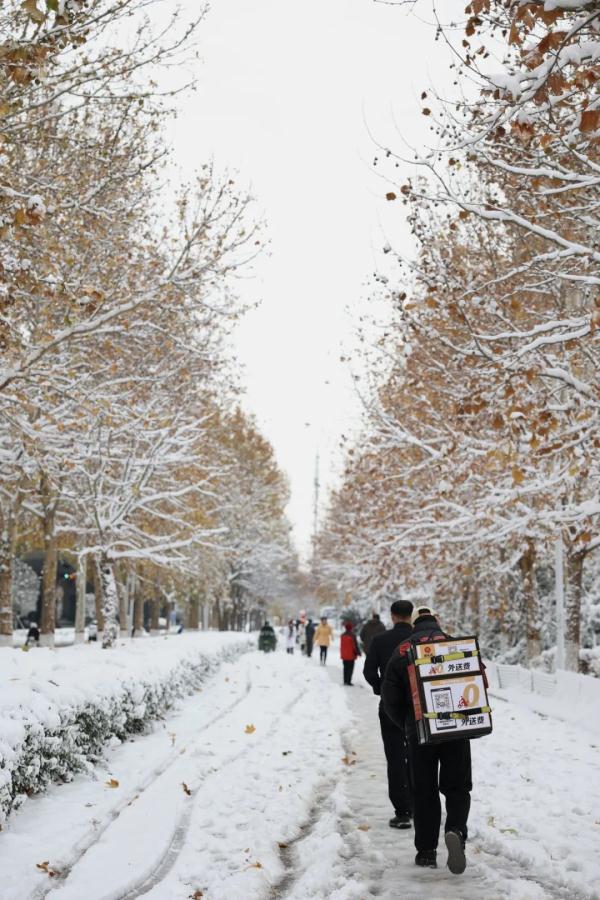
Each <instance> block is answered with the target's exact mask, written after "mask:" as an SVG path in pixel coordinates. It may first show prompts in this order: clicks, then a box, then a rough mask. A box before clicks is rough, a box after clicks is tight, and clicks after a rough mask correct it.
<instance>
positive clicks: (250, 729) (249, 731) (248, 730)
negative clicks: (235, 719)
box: [244, 725, 256, 734]
mask: <svg viewBox="0 0 600 900" xmlns="http://www.w3.org/2000/svg"><path fill="white" fill-rule="evenodd" d="M255 731H256V728H255V727H254V725H246V727H245V728H244V733H245V734H254V732H255Z"/></svg>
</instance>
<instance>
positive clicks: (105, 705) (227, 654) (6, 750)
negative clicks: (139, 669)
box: [0, 641, 254, 824]
mask: <svg viewBox="0 0 600 900" xmlns="http://www.w3.org/2000/svg"><path fill="white" fill-rule="evenodd" d="M253 646H254V644H253V643H251V642H250V641H239V642H236V643H233V644H230V645H229V646H223V647H221V648H219V650H218V651H217V652H216V653H211V654H206V653H199V654H198V656H197V657H196V658H194V657H187V658H184V659H182V660H180V661H178V663H177V664H176V666H175V667H174V668H170V669H169V670H168V671H167V672H166V673H165V674H164V675H163V676H162V677H161V678H159V679H155V680H152V681H151V680H144V677H143V676H142V677H141V678H140V677H138V676H137V675H134V674H132V673H129V674H128V675H126V676H125V679H124V680H122V681H118V682H115V684H114V691H113V690H112V689H111V690H110V691H109V692H108V694H107V691H106V685H104V686H103V696H100V697H98V698H97V699H94V700H86V702H85V703H83V704H82V705H75V706H73V705H65V706H57V707H56V708H54V709H52V707H51V706H49V707H48V710H49V712H50V715H48V711H46V712H45V715H44V716H43V717H42V718H41V719H40V717H39V716H36V715H35V713H34V712H32V711H30V710H27V709H23V708H22V707H21V708H19V709H18V712H19V715H18V718H15V719H14V720H12V724H13V725H14V727H13V729H12V734H11V720H10V719H9V720H8V721H7V720H5V721H4V722H3V723H2V728H1V731H2V732H3V733H2V735H1V737H2V741H1V753H2V755H0V824H1V823H2V822H4V821H5V820H6V818H7V817H8V816H9V815H10V813H11V812H12V811H13V810H15V809H17V808H18V807H19V806H20V805H21V803H22V802H23V801H24V799H25V798H26V797H28V796H31V795H33V794H37V793H40V792H42V791H44V790H46V788H47V787H48V785H49V784H51V783H52V782H57V781H63V782H64V781H70V780H71V779H72V778H73V776H74V775H75V774H76V773H77V772H81V771H85V770H87V769H90V768H91V767H92V766H93V764H94V763H95V762H97V761H98V760H99V759H100V758H101V756H102V754H103V751H104V749H105V747H106V745H107V743H108V742H109V741H113V740H114V739H115V738H116V739H117V740H120V741H123V740H125V739H126V738H127V737H128V736H129V735H133V734H140V733H142V732H144V731H145V729H146V728H147V727H148V725H149V723H151V722H152V721H154V720H156V719H159V718H161V717H162V716H164V714H165V713H166V712H167V711H168V710H169V709H171V708H172V707H173V706H174V705H175V703H176V702H177V701H178V700H179V699H181V698H183V697H184V696H186V695H187V694H190V693H192V692H193V691H194V690H196V689H197V688H198V687H199V686H200V685H201V684H202V683H203V682H204V681H206V679H207V678H208V677H209V676H210V675H212V674H213V673H214V672H215V671H216V670H217V669H218V668H219V666H220V665H222V664H223V663H224V662H229V661H232V660H234V659H235V658H237V657H238V656H240V655H241V654H242V653H244V652H246V651H248V650H249V649H251V648H252V647H253ZM61 652H64V651H61ZM67 652H68V651H67ZM111 687H112V686H111ZM11 737H13V740H11Z"/></svg>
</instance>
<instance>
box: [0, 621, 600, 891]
mask: <svg viewBox="0 0 600 900" xmlns="http://www.w3.org/2000/svg"><path fill="white" fill-rule="evenodd" d="M215 639H216V636H215ZM359 668H360V667H359ZM493 705H494V713H495V730H494V734H493V735H492V736H491V737H488V738H485V739H482V740H479V741H474V742H473V757H474V763H473V765H474V792H473V807H472V815H471V821H470V825H471V840H470V842H469V851H468V857H469V867H468V869H467V872H466V873H465V875H464V876H462V877H458V878H457V877H455V876H452V875H450V874H449V873H448V871H447V870H446V869H445V867H444V862H445V854H444V853H443V852H440V868H439V869H438V870H437V871H432V870H427V871H422V870H420V869H417V868H416V867H415V866H414V847H413V843H412V842H413V835H412V832H411V831H409V832H401V831H400V832H399V831H394V830H392V829H390V828H389V827H388V825H387V820H388V818H389V816H390V815H391V812H392V811H391V809H390V808H389V802H388V799H387V790H386V783H385V763H384V757H383V751H382V747H381V742H380V737H379V727H378V720H377V699H376V698H374V697H373V696H372V695H371V693H370V690H369V689H368V688H367V686H366V685H365V684H364V683H362V678H361V675H360V672H357V674H356V677H355V687H353V688H352V689H348V688H343V687H342V685H341V667H340V663H339V661H338V660H336V659H332V660H331V665H330V666H328V667H327V668H322V667H320V666H319V665H318V661H316V660H315V659H312V660H306V659H302V658H299V657H296V656H294V657H288V656H287V655H286V654H285V653H282V652H277V653H275V654H268V655H263V654H259V653H257V652H252V653H248V654H245V655H244V656H242V657H240V658H239V659H238V660H237V661H235V662H232V663H228V664H227V665H225V666H223V667H222V668H221V669H220V670H219V672H218V673H217V674H216V675H214V676H213V677H212V679H211V680H209V681H207V682H206V683H205V685H204V686H203V688H202V689H201V690H199V691H198V692H197V693H196V694H194V695H193V696H192V697H190V698H188V699H186V700H184V701H183V702H182V704H181V706H180V708H179V709H178V711H177V712H174V713H171V714H170V715H168V716H167V717H166V718H165V720H164V721H162V722H160V723H158V724H155V726H154V728H153V730H152V733H150V734H148V735H146V736H144V737H136V738H134V739H132V740H130V741H127V742H126V743H122V744H120V745H119V746H115V747H113V748H112V749H110V750H109V752H108V753H107V757H106V762H105V763H103V764H102V765H97V766H96V767H95V769H94V770H93V772H92V774H91V776H90V775H87V774H86V775H83V774H82V775H78V776H77V777H76V778H75V780H74V781H73V782H72V783H70V784H64V785H61V786H55V787H52V788H50V790H49V791H48V792H47V793H46V794H44V795H42V796H40V797H36V798H33V799H31V800H30V801H28V802H27V803H26V804H25V805H24V806H23V808H22V809H21V810H19V811H18V812H16V813H15V814H14V815H13V816H11V818H10V819H9V820H8V823H7V825H6V826H5V831H4V833H3V834H2V835H0V871H1V872H2V881H1V886H0V896H1V897H2V900H27V898H31V900H41V898H44V897H50V898H56V900H82V898H85V900H109V898H111V900H112V898H115V900H116V898H119V900H125V898H128V900H133V898H137V897H141V896H145V897H148V898H152V900H183V898H196V900H199V898H202V900H267V898H280V900H304V898H307V900H308V898H321V900H329V898H332V900H366V898H371V897H379V898H382V900H397V898H417V897H418V898H420V900H421V898H422V897H423V896H427V898H428V900H482V898H486V900H503V898H510V900H541V898H565V900H566V898H567V897H568V898H575V900H578V898H588V900H590V898H600V813H599V810H600V780H599V779H598V778H597V768H598V761H599V751H598V746H599V745H600V735H598V734H595V733H594V732H591V731H586V730H585V726H584V725H582V726H581V727H574V726H573V725H572V724H570V723H566V722H563V721H561V720H559V719H555V718H553V717H551V716H540V715H539V714H538V713H536V712H534V711H532V710H531V709H528V708H526V707H520V706H518V705H516V704H515V703H514V702H510V703H509V702H507V701H506V699H501V698H500V697H499V696H497V697H495V698H493ZM40 865H43V868H39V866H40ZM49 872H56V873H57V874H55V875H50V874H48V873H49Z"/></svg>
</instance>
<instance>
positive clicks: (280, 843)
mask: <svg viewBox="0 0 600 900" xmlns="http://www.w3.org/2000/svg"><path fill="white" fill-rule="evenodd" d="M277 846H278V847H279V849H280V850H287V848H288V847H289V844H286V843H285V842H284V841H277Z"/></svg>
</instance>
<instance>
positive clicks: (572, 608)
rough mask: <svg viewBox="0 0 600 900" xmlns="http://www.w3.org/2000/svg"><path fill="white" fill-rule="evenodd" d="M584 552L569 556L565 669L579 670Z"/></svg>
mask: <svg viewBox="0 0 600 900" xmlns="http://www.w3.org/2000/svg"><path fill="white" fill-rule="evenodd" d="M584 559H585V554H584V553H573V554H569V556H568V558H567V598H566V599H567V603H566V610H565V669H567V670H568V671H571V672H579V671H580V670H581V664H580V661H579V650H580V647H581V593H582V581H583V561H584Z"/></svg>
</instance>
